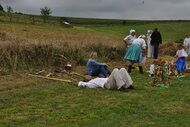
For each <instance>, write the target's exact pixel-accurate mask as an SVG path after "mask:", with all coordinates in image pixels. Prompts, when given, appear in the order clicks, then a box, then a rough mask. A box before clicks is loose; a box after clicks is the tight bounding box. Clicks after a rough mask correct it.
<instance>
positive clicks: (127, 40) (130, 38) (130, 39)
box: [123, 29, 136, 47]
mask: <svg viewBox="0 0 190 127" xmlns="http://www.w3.org/2000/svg"><path fill="white" fill-rule="evenodd" d="M129 33H130V35H128V36H126V37H125V38H124V39H123V41H124V43H125V45H126V46H127V47H129V46H130V45H131V44H132V43H133V41H134V40H135V39H136V36H135V34H136V32H135V30H134V29H131V30H130V31H129Z"/></svg>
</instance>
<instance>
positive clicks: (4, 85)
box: [0, 22, 190, 127]
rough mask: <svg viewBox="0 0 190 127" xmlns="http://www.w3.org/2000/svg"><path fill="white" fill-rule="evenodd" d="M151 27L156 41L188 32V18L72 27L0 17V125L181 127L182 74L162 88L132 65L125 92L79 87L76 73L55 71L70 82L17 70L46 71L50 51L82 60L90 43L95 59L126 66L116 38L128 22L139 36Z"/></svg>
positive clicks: (185, 92) (186, 108)
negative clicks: (130, 85)
mask: <svg viewBox="0 0 190 127" xmlns="http://www.w3.org/2000/svg"><path fill="white" fill-rule="evenodd" d="M155 27H157V28H158V29H159V30H160V32H161V33H162V35H163V41H164V43H166V42H174V41H176V40H180V39H183V38H184V36H185V35H186V34H187V33H190V23H189V22H177V23H154V24H146V25H133V26H107V27H105V26H104V27H87V26H74V28H64V27H60V26H53V25H48V24H36V25H31V24H21V23H19V24H18V23H16V22H14V23H8V22H0V65H1V67H0V127H8V126H11V127H14V126H19V127H20V126H23V127H26V126H31V127H32V126H33V127H38V126H39V127H41V126H49V127H52V126H53V127H54V126H58V127H59V126H60V127H63V126H64V127H78V126H82V127H83V126H86V127H94V126H98V127H189V126H190V117H189V114H190V99H189V98H190V94H189V89H190V86H189V82H190V75H189V74H187V75H186V77H185V78H184V79H177V80H173V81H171V82H172V84H173V85H172V86H171V88H169V89H164V88H156V87H150V86H146V85H145V83H147V82H150V81H151V78H149V77H148V74H144V75H141V74H139V73H138V72H137V71H136V70H133V72H132V73H131V77H132V79H133V81H134V84H133V85H134V87H135V88H136V90H131V91H129V92H127V93H123V92H119V91H112V90H105V89H98V88H97V89H86V88H79V87H77V86H76V83H77V81H80V80H82V78H80V77H77V76H69V75H66V74H62V75H60V74H57V75H56V76H55V77H58V78H63V79H71V80H72V81H73V83H62V82H57V81H49V80H42V79H36V78H32V77H29V76H27V75H26V74H25V72H27V73H28V72H31V73H35V72H36V71H37V70H40V69H46V70H48V71H50V72H53V71H54V69H55V68H56V65H55V62H56V58H55V56H56V55H57V54H58V55H62V54H64V55H65V56H66V57H67V58H68V59H69V60H75V61H77V62H78V63H80V64H81V63H83V64H81V65H84V64H85V62H86V60H87V59H88V56H89V53H90V52H91V51H93V50H94V51H97V52H98V53H99V58H98V60H99V61H101V62H109V63H110V69H113V68H115V67H118V68H121V67H125V68H127V62H126V61H124V60H123V55H124V54H123V53H124V52H125V47H124V45H123V41H122V40H123V38H124V37H125V36H126V35H127V34H128V31H129V30H130V29H132V28H133V29H136V31H137V34H138V35H140V34H145V33H146V30H147V29H153V28H155ZM123 51H124V52H123ZM162 57H163V58H165V59H166V60H175V58H173V57H171V56H162ZM81 60H82V61H83V62H81ZM151 62H152V60H150V59H149V60H148V64H147V67H148V65H149V64H150V63H151ZM188 64H189V62H188ZM84 71H85V66H77V68H76V72H78V73H81V74H83V73H84Z"/></svg>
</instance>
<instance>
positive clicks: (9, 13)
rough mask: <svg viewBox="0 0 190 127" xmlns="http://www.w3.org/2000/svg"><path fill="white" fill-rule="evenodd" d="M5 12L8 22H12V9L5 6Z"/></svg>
mask: <svg viewBox="0 0 190 127" xmlns="http://www.w3.org/2000/svg"><path fill="white" fill-rule="evenodd" d="M7 12H8V16H9V18H10V22H12V13H13V9H12V7H11V6H7Z"/></svg>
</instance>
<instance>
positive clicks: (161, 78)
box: [147, 59, 177, 88]
mask: <svg viewBox="0 0 190 127" xmlns="http://www.w3.org/2000/svg"><path fill="white" fill-rule="evenodd" d="M175 66H176V64H175V62H173V61H172V62H168V61H165V60H163V59H158V61H157V66H156V67H155V71H154V72H155V73H154V76H153V77H152V82H149V83H147V84H148V85H151V86H156V87H164V88H169V87H170V85H171V83H170V82H169V79H171V78H176V75H177V72H176V71H175Z"/></svg>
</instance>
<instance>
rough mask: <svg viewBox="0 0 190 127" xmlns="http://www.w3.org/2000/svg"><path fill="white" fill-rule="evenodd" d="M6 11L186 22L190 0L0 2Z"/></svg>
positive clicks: (189, 10) (30, 0)
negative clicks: (45, 7) (181, 20)
mask: <svg viewBox="0 0 190 127" xmlns="http://www.w3.org/2000/svg"><path fill="white" fill-rule="evenodd" d="M0 4H1V5H2V6H3V7H4V9H5V10H6V6H7V5H8V6H11V7H12V8H13V10H14V12H22V13H28V14H40V8H43V7H44V6H47V7H49V8H50V9H51V10H52V12H53V13H52V14H51V15H53V16H68V17H89V18H109V19H142V20H144V19H147V20H159V19H160V20H167V19H169V20H171V19H174V20H175V19H177V20H178V19H190V0H0Z"/></svg>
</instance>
